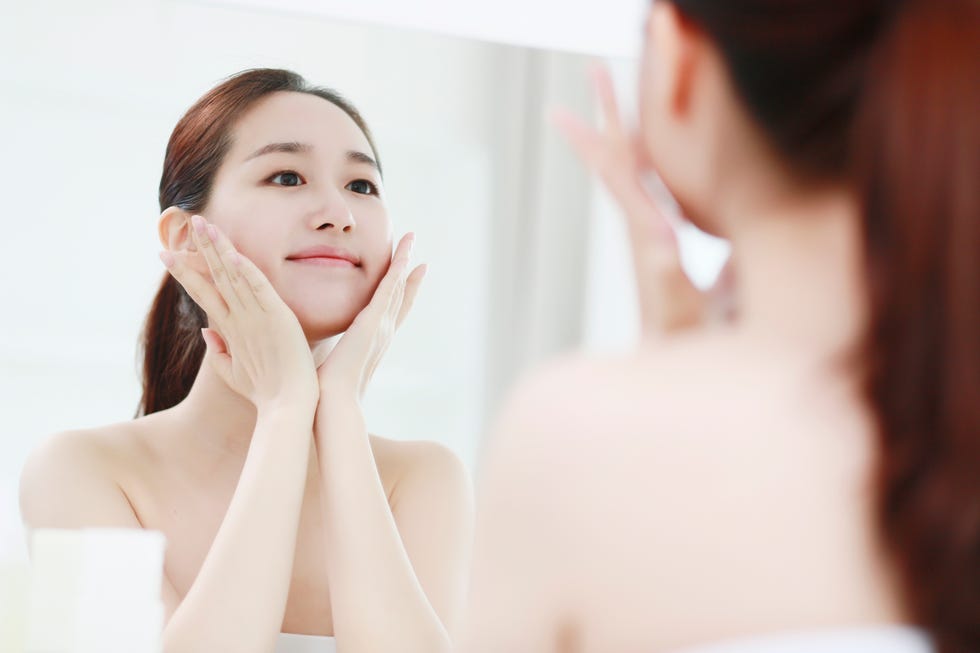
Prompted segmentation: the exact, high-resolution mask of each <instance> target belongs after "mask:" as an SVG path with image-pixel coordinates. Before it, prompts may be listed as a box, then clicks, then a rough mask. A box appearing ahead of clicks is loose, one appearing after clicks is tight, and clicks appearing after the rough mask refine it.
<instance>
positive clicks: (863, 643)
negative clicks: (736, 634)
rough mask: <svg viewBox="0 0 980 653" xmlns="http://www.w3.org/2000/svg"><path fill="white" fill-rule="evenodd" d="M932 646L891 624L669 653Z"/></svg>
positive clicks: (900, 652)
mask: <svg viewBox="0 0 980 653" xmlns="http://www.w3.org/2000/svg"><path fill="white" fill-rule="evenodd" d="M935 650H936V649H935V648H934V646H933V643H932V640H931V639H930V638H929V635H928V634H927V633H926V632H925V631H923V630H921V629H919V628H914V627H912V626H897V625H895V626H864V627H857V628H827V629H825V630H806V631H798V632H790V633H773V634H768V635H758V636H753V637H744V638H739V639H733V640H729V641H724V642H718V643H717V644H708V645H706V646H697V647H694V648H684V649H679V650H677V651H674V652H673V653H934V652H935Z"/></svg>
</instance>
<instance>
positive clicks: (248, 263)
mask: <svg viewBox="0 0 980 653" xmlns="http://www.w3.org/2000/svg"><path fill="white" fill-rule="evenodd" d="M234 261H235V263H234V265H235V267H236V268H237V270H238V273H239V274H240V275H241V279H242V281H244V283H245V284H246V285H247V286H248V292H249V293H251V295H252V297H253V298H254V300H255V303H256V304H257V305H258V307H259V308H261V309H262V310H263V311H271V310H273V309H274V308H276V307H277V306H278V305H281V304H282V298H281V297H279V293H277V292H276V289H275V288H273V287H272V284H271V283H270V282H269V278H268V277H266V276H265V274H264V273H263V272H262V270H260V269H259V267H258V266H257V265H255V263H253V262H252V260H251V259H249V258H248V257H247V256H245V255H243V254H241V253H240V252H235V259H234Z"/></svg>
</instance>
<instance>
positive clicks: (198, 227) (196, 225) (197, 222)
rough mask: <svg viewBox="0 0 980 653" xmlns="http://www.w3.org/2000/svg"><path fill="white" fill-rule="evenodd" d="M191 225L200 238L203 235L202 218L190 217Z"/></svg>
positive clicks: (203, 225) (197, 216) (203, 224)
mask: <svg viewBox="0 0 980 653" xmlns="http://www.w3.org/2000/svg"><path fill="white" fill-rule="evenodd" d="M191 224H192V225H194V231H196V232H197V233H199V234H200V235H202V236H203V235H204V228H205V223H204V218H202V217H201V216H199V215H192V216H191Z"/></svg>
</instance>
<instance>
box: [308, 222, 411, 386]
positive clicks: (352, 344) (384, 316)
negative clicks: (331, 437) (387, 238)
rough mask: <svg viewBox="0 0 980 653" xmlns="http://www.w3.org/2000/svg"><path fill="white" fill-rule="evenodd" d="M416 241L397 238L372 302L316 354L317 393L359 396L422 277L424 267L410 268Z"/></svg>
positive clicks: (386, 347) (403, 315)
mask: <svg viewBox="0 0 980 653" xmlns="http://www.w3.org/2000/svg"><path fill="white" fill-rule="evenodd" d="M414 241H415V236H414V234H407V235H405V236H404V237H403V238H402V239H401V241H400V242H399V243H398V247H397V248H396V249H395V252H394V254H393V256H392V259H391V263H390V265H389V266H388V271H387V272H386V273H385V275H384V277H382V279H381V282H380V283H379V284H378V287H377V288H376V289H375V291H374V295H373V296H372V297H371V301H370V302H368V305H367V306H365V307H364V308H363V309H362V310H361V312H360V313H358V314H357V317H355V318H354V321H353V322H352V323H351V325H350V326H349V327H348V328H347V331H346V332H345V333H344V334H343V335H342V336H341V337H340V339H339V340H338V341H337V342H336V344H334V345H333V347H332V348H327V347H323V348H320V349H319V350H318V352H317V353H316V358H317V375H318V378H319V384H320V390H321V396H330V395H332V394H335V393H340V394H341V395H346V396H347V397H348V398H352V399H355V400H357V401H360V400H361V399H362V398H363V396H364V392H365V390H366V389H367V384H368V382H369V381H370V380H371V377H372V376H373V375H374V371H375V369H377V367H378V363H379V362H380V361H381V358H382V356H383V355H384V353H385V351H386V350H387V349H388V345H389V344H390V343H391V339H392V337H393V336H394V334H395V331H396V330H397V329H398V327H399V326H401V323H402V321H403V320H404V319H405V316H406V315H407V314H408V312H409V310H411V308H412V303H413V302H414V301H415V295H416V294H417V293H418V289H419V286H420V285H421V283H422V279H423V277H424V276H425V271H426V266H425V265H419V266H417V267H415V268H414V269H413V270H412V271H411V272H409V271H408V267H409V261H410V259H411V253H412V246H413V244H414ZM351 393H353V394H351Z"/></svg>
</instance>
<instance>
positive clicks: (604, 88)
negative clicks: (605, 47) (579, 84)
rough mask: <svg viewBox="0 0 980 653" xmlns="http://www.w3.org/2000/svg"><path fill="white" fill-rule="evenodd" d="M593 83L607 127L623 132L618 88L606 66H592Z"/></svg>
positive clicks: (609, 129) (612, 130)
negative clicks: (617, 100)
mask: <svg viewBox="0 0 980 653" xmlns="http://www.w3.org/2000/svg"><path fill="white" fill-rule="evenodd" d="M592 85H593V87H594V88H595V92H596V98H597V99H598V101H599V107H600V109H601V110H602V117H603V120H604V121H605V125H606V129H607V130H608V131H611V132H614V133H623V131H624V130H623V121H622V117H621V116H620V113H619V104H618V103H617V102H616V89H615V87H614V86H613V81H612V76H611V75H610V74H609V69H608V68H607V67H606V66H603V65H596V66H594V67H593V68H592Z"/></svg>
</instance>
